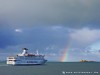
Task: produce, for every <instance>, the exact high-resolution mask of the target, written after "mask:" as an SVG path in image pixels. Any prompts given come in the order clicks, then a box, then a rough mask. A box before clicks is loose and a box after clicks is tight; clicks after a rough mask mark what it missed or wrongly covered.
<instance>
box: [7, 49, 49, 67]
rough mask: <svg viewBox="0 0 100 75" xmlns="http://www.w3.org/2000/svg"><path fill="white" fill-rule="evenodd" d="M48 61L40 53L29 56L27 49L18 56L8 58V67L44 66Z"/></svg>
mask: <svg viewBox="0 0 100 75" xmlns="http://www.w3.org/2000/svg"><path fill="white" fill-rule="evenodd" d="M46 61H47V60H45V58H44V55H40V54H38V52H37V54H29V53H28V52H27V49H26V48H24V50H23V52H22V53H21V54H18V55H17V56H12V57H7V64H8V65H42V64H45V63H46Z"/></svg>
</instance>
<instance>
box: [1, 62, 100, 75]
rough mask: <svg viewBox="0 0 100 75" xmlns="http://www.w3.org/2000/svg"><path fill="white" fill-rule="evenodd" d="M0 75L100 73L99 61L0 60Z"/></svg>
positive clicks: (91, 74)
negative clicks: (24, 63) (29, 63)
mask: <svg viewBox="0 0 100 75" xmlns="http://www.w3.org/2000/svg"><path fill="white" fill-rule="evenodd" d="M0 75H100V63H99V62H84V63H82V62H47V63H46V64H45V65H33V66H9V65H6V63H5V62H2V63H0Z"/></svg>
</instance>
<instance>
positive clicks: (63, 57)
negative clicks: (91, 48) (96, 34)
mask: <svg viewBox="0 0 100 75" xmlns="http://www.w3.org/2000/svg"><path fill="white" fill-rule="evenodd" d="M71 43H72V42H71V40H70V41H69V44H68V45H67V47H66V48H64V50H63V52H62V54H61V57H60V61H61V62H67V61H68V52H69V50H70V49H71Z"/></svg>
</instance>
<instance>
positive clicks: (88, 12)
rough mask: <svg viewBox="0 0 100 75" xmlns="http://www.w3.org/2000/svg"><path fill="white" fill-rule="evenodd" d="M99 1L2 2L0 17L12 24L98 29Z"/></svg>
mask: <svg viewBox="0 0 100 75" xmlns="http://www.w3.org/2000/svg"><path fill="white" fill-rule="evenodd" d="M99 3H100V1H99V0H88V1H87V0H38V1H36V0H30V1H27V0H21V1H20V0H14V1H13V0H10V1H3V0H1V1H0V7H1V8H0V11H1V12H0V15H1V16H2V17H5V18H6V19H8V20H9V22H10V23H12V24H14V25H15V24H17V26H20V25H26V26H27V25H28V26H29V25H64V26H68V27H72V28H81V27H86V26H87V27H91V28H98V27H99V24H100V10H99V7H100V4H99Z"/></svg>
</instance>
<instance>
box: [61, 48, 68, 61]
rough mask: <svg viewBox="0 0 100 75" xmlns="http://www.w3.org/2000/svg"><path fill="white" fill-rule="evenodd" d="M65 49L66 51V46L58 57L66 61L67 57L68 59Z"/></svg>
mask: <svg viewBox="0 0 100 75" xmlns="http://www.w3.org/2000/svg"><path fill="white" fill-rule="evenodd" d="M67 51H68V48H65V49H64V51H63V52H62V56H61V58H60V61H61V62H66V61H67V59H68V53H67Z"/></svg>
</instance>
